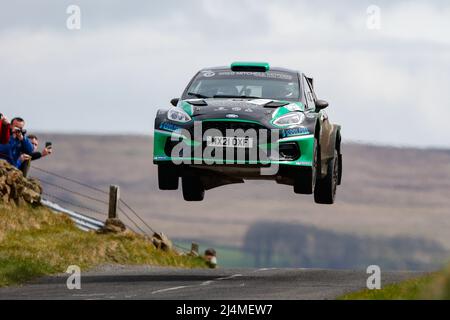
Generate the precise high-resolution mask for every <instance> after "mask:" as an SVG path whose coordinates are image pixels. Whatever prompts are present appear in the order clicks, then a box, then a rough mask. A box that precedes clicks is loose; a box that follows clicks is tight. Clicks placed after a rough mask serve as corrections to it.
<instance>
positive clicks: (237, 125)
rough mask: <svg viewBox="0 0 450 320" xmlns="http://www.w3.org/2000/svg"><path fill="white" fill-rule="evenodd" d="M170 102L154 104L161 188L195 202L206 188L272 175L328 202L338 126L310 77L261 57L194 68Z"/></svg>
mask: <svg viewBox="0 0 450 320" xmlns="http://www.w3.org/2000/svg"><path fill="white" fill-rule="evenodd" d="M171 104H172V105H173V107H171V108H167V109H160V110H158V113H157V116H156V119H155V132H154V157H153V160H154V163H155V164H157V165H158V182H159V188H160V189H161V190H176V189H178V185H179V180H180V178H181V181H182V189H183V196H184V199H185V200H187V201H201V200H203V198H204V194H205V190H209V189H212V188H215V187H219V186H223V185H227V184H232V183H243V182H244V180H249V179H263V180H274V181H275V182H277V183H279V184H286V185H291V186H293V189H294V192H295V193H298V194H314V199H315V201H316V202H317V203H322V204H332V203H334V200H335V195H336V186H337V185H339V184H340V183H341V178H342V154H341V132H340V131H341V127H340V126H339V125H336V124H333V123H331V122H330V121H329V119H328V116H327V114H326V113H325V112H324V109H325V108H326V107H328V103H327V102H326V101H323V100H319V99H317V97H316V94H315V93H314V85H313V79H312V78H310V77H307V76H305V74H303V73H302V72H298V71H293V70H289V69H284V68H274V67H271V66H269V64H268V63H258V62H235V63H233V64H232V65H231V66H230V67H215V68H207V69H203V70H201V71H199V72H198V73H197V74H196V75H195V76H194V78H193V79H192V80H191V82H190V83H189V84H188V86H187V88H186V89H185V91H184V92H183V94H182V96H181V98H175V99H172V101H171Z"/></svg>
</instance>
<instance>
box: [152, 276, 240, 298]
mask: <svg viewBox="0 0 450 320" xmlns="http://www.w3.org/2000/svg"><path fill="white" fill-rule="evenodd" d="M238 277H242V274H233V275H231V276H229V277H223V278H217V279H214V280H209V281H204V282H202V283H201V284H200V285H192V286H179V287H172V288H167V289H161V290H156V291H153V292H152V294H158V293H164V292H169V291H176V290H181V289H186V288H194V287H205V286H209V285H210V284H212V283H214V282H217V281H224V280H231V279H234V278H238Z"/></svg>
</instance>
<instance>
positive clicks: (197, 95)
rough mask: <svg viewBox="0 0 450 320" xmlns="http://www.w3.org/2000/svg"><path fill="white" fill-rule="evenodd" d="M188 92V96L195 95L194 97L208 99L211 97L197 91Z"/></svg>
mask: <svg viewBox="0 0 450 320" xmlns="http://www.w3.org/2000/svg"><path fill="white" fill-rule="evenodd" d="M187 94H188V96H194V97H197V98H200V99H208V98H210V97H207V96H204V95H202V94H200V93H195V92H188V93H187Z"/></svg>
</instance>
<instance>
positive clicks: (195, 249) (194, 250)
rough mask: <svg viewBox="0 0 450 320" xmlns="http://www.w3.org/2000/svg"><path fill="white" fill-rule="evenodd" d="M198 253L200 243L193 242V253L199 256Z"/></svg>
mask: <svg viewBox="0 0 450 320" xmlns="http://www.w3.org/2000/svg"><path fill="white" fill-rule="evenodd" d="M198 252H199V251H198V243H195V242H192V245H191V253H192V254H195V255H197V256H198V254H199V253H198Z"/></svg>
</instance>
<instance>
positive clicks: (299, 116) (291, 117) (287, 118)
mask: <svg viewBox="0 0 450 320" xmlns="http://www.w3.org/2000/svg"><path fill="white" fill-rule="evenodd" d="M303 120H305V116H304V115H303V113H300V112H291V113H288V114H286V115H284V116H281V117H279V118H278V119H277V120H275V121H274V122H273V124H275V125H277V126H280V127H287V126H294V125H298V124H301V123H302V122H303Z"/></svg>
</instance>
